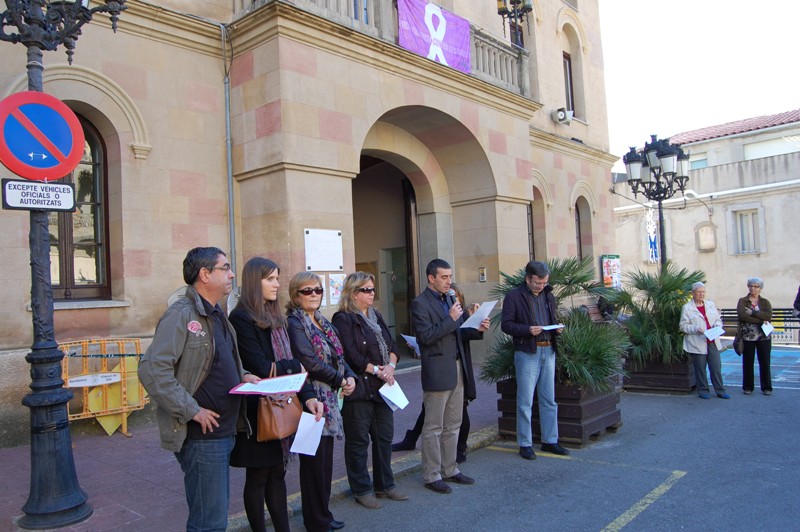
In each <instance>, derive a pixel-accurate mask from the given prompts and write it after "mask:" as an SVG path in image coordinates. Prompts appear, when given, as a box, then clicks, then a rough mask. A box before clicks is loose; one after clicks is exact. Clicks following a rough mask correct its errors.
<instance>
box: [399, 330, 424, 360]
mask: <svg viewBox="0 0 800 532" xmlns="http://www.w3.org/2000/svg"><path fill="white" fill-rule="evenodd" d="M400 336H402V337H403V340H405V341H406V343H407V344H408V345H410V346H411V349H413V350H414V353H415V354H416V355H417V358H419V357H421V356H422V355H421V354H420V352H419V344H418V343H417V339H416V337H414V336H407V335H405V334H401V335H400Z"/></svg>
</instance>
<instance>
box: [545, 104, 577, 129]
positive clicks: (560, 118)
mask: <svg viewBox="0 0 800 532" xmlns="http://www.w3.org/2000/svg"><path fill="white" fill-rule="evenodd" d="M574 115H575V113H574V112H573V111H567V109H566V108H564V107H559V108H558V109H556V110H555V111H553V112H552V114H551V115H550V116H551V117H552V118H553V122H558V123H559V124H564V125H565V126H568V125H569V123H570V122H572V117H573V116H574Z"/></svg>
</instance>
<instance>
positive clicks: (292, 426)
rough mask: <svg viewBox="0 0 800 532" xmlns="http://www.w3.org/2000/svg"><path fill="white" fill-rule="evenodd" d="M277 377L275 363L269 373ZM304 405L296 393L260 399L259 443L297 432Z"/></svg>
mask: <svg viewBox="0 0 800 532" xmlns="http://www.w3.org/2000/svg"><path fill="white" fill-rule="evenodd" d="M274 376H275V363H274V362H273V363H272V368H271V369H270V371H269V377H270V378H272V377H274ZM302 413H303V405H301V404H300V398H299V397H297V394H296V393H294V392H290V393H271V394H266V395H262V396H261V397H260V398H259V399H258V433H257V434H256V440H257V441H261V442H264V441H272V440H282V439H283V438H287V437H289V436H291V435H292V434H294V433H295V432H297V426H298V425H299V424H300V415H301V414H302Z"/></svg>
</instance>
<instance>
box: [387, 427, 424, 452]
mask: <svg viewBox="0 0 800 532" xmlns="http://www.w3.org/2000/svg"><path fill="white" fill-rule="evenodd" d="M417 438H419V434H417V433H415V432H414V431H413V430H407V431H406V437H405V438H403V441H400V442H397V443H393V444H392V451H413V450H414V449H416V448H417Z"/></svg>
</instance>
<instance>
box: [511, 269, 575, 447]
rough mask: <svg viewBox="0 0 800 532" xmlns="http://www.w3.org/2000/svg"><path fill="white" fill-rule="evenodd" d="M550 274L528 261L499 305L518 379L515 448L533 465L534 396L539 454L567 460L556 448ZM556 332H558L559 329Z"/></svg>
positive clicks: (553, 309)
mask: <svg viewBox="0 0 800 532" xmlns="http://www.w3.org/2000/svg"><path fill="white" fill-rule="evenodd" d="M549 281H550V268H549V267H548V266H547V264H545V263H544V262H541V261H537V260H532V261H530V262H529V263H528V264H527V265H526V266H525V282H524V283H522V284H521V285H519V286H518V287H516V288H514V289H513V290H511V291H510V292H509V293H508V295H506V297H505V299H504V300H503V319H502V323H501V329H502V330H503V332H504V333H506V334H508V335H509V336H511V338H512V339H513V340H514V367H515V370H516V376H517V443H518V444H519V454H520V456H522V458H525V459H526V460H535V459H536V453H534V452H533V435H532V434H531V433H532V430H533V427H531V411H532V408H533V394H534V391H535V392H536V393H538V394H539V395H538V397H539V420H540V424H541V428H542V451H545V452H551V453H554V454H560V455H567V454H569V451H567V450H566V449H564V448H563V447H561V446H560V445H559V444H558V419H557V418H558V405H557V404H556V400H555V376H556V349H557V343H556V337H557V331H556V330H545V329H544V327H546V326H548V325H556V324H557V323H558V321H557V319H556V307H557V304H556V298H555V296H553V288H552V287H551V286H550V285H549ZM559 330H560V329H559Z"/></svg>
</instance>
